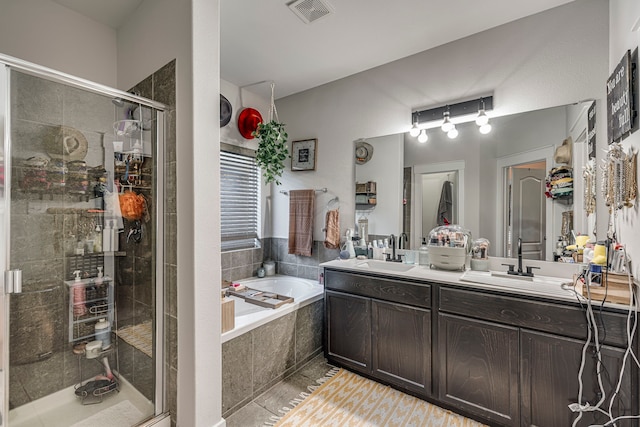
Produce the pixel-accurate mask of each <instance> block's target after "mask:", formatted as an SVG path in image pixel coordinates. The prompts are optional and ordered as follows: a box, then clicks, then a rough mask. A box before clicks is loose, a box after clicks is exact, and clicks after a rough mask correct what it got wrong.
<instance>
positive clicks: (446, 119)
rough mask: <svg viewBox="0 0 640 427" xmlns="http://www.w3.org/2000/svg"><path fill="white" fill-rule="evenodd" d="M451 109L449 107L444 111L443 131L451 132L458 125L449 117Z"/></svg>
mask: <svg viewBox="0 0 640 427" xmlns="http://www.w3.org/2000/svg"><path fill="white" fill-rule="evenodd" d="M449 114H450V113H449V110H448V109H447V111H445V112H444V114H443V116H444V121H443V122H442V126H440V129H442V132H445V133H447V132H450V131H451V130H452V129H454V128H455V127H456V125H454V124H453V123H452V122H451V120H450V119H449Z"/></svg>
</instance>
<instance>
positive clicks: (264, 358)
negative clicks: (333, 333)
mask: <svg viewBox="0 0 640 427" xmlns="http://www.w3.org/2000/svg"><path fill="white" fill-rule="evenodd" d="M237 282H238V283H241V284H243V285H245V286H247V287H250V288H252V289H258V290H261V291H265V292H275V293H277V294H281V295H286V296H289V297H292V298H293V299H294V301H293V302H292V303H287V304H283V305H282V306H280V307H278V308H276V309H272V308H266V307H260V306H257V305H255V304H250V303H247V302H245V301H244V300H243V299H242V298H238V297H230V298H232V299H233V300H234V306H235V328H234V329H232V330H230V331H228V332H225V333H224V334H222V413H223V416H225V417H226V416H229V415H230V414H232V413H233V412H235V411H236V410H238V409H239V408H241V407H242V406H244V405H246V404H247V403H249V402H251V400H253V399H254V398H255V397H257V396H258V395H259V394H260V393H262V392H263V391H265V390H266V389H268V388H270V387H271V386H273V385H274V384H275V383H277V382H278V381H280V380H281V379H283V378H285V377H286V376H287V375H289V374H290V373H292V372H293V371H295V370H296V369H297V368H299V367H301V366H302V365H304V364H305V363H306V362H308V361H309V360H310V359H311V358H313V357H315V356H316V355H318V354H319V353H321V352H322V324H323V315H324V301H323V298H324V286H323V285H320V284H318V282H317V281H312V280H307V279H302V278H298V277H292V276H281V275H276V276H268V277H265V278H262V279H258V278H253V279H246V280H239V281H237Z"/></svg>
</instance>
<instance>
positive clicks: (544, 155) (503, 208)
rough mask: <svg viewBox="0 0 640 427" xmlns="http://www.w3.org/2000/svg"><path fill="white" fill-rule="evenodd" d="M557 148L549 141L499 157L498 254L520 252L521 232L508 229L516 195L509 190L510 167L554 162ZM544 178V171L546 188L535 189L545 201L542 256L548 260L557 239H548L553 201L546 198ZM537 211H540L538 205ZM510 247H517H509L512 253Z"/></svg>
mask: <svg viewBox="0 0 640 427" xmlns="http://www.w3.org/2000/svg"><path fill="white" fill-rule="evenodd" d="M554 151H555V149H554V147H553V146H552V145H547V146H545V147H541V148H538V149H535V150H530V151H525V152H522V153H517V154H513V155H509V156H504V157H500V158H498V159H497V175H496V176H497V177H498V179H497V180H496V181H497V183H496V194H497V195H498V197H496V212H498V215H496V228H495V233H496V240H495V241H496V245H495V248H496V256H499V257H512V256H516V255H517V251H516V249H515V248H516V244H517V241H518V235H517V234H515V232H514V234H513V235H510V234H509V231H510V230H511V228H509V226H510V225H512V224H511V222H510V218H511V217H512V213H511V211H510V210H509V207H510V206H511V201H510V197H511V198H513V194H512V193H511V192H510V191H509V185H508V184H509V180H508V178H510V175H508V170H509V168H510V167H517V166H520V165H529V164H535V163H538V162H544V165H553V154H554ZM540 167H543V168H545V169H542V170H543V171H545V170H546V167H545V166H540ZM549 167H551V166H549ZM544 179H545V175H544V173H543V177H542V185H543V189H542V190H541V192H539V193H538V190H535V192H536V193H537V194H539V196H540V201H541V203H542V207H541V210H542V213H543V214H544V218H545V222H544V224H545V225H544V227H543V228H542V232H543V234H542V237H541V239H542V242H543V246H544V251H542V252H541V254H544V256H545V257H544V258H542V259H544V260H545V261H552V260H553V247H552V244H553V243H554V242H553V239H548V238H547V236H553V235H554V232H553V227H554V221H553V203H551V202H550V201H547V199H546V198H545V196H544ZM536 212H537V209H536ZM526 213H527V214H528V213H529V210H527V211H526ZM523 240H524V239H523ZM532 240H533V239H532ZM511 247H513V248H514V250H512V251H510V252H511V253H509V251H508V249H511ZM527 249H528V248H527Z"/></svg>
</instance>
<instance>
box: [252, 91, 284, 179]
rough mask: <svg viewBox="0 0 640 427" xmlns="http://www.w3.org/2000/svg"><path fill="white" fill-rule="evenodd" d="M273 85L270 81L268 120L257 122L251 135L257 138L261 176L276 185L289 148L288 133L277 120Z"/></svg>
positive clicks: (257, 154) (257, 153)
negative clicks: (256, 126)
mask: <svg viewBox="0 0 640 427" xmlns="http://www.w3.org/2000/svg"><path fill="white" fill-rule="evenodd" d="M274 87H275V83H271V106H270V108H269V121H268V122H266V123H259V124H258V128H257V129H256V130H255V131H253V133H252V135H253V136H255V137H256V138H258V140H259V142H258V151H257V152H256V163H257V164H258V166H260V168H261V169H262V176H263V177H264V179H265V181H266V182H267V184H268V183H270V182H275V183H276V185H280V184H281V183H280V181H279V180H278V178H279V177H281V176H282V173H283V172H284V161H285V160H286V159H287V158H288V157H289V149H288V148H287V138H288V137H289V135H287V132H286V131H285V130H284V124H283V123H279V122H278V112H277V111H276V106H275V102H274V97H273V90H274ZM274 116H275V119H274Z"/></svg>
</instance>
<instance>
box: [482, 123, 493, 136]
mask: <svg viewBox="0 0 640 427" xmlns="http://www.w3.org/2000/svg"><path fill="white" fill-rule="evenodd" d="M479 130H480V133H481V134H483V135H486V134H488V133H489V132H491V125H490V124H489V123H485V124H484V125H482V126H480V129H479Z"/></svg>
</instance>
